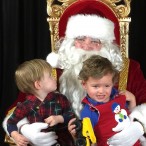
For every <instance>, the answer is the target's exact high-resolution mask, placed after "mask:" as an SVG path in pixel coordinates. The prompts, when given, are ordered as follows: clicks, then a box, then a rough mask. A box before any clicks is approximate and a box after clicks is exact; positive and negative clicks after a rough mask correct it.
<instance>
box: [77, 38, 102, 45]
mask: <svg viewBox="0 0 146 146" xmlns="http://www.w3.org/2000/svg"><path fill="white" fill-rule="evenodd" d="M75 41H77V42H79V43H81V44H83V43H85V42H90V43H91V44H92V45H100V44H101V41H100V39H97V38H92V37H86V36H79V37H76V38H75Z"/></svg>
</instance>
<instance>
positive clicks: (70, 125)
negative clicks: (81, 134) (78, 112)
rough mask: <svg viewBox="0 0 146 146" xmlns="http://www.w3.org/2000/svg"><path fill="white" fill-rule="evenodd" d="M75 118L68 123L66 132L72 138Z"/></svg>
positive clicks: (74, 131) (74, 135) (74, 129)
mask: <svg viewBox="0 0 146 146" xmlns="http://www.w3.org/2000/svg"><path fill="white" fill-rule="evenodd" d="M75 120H76V118H73V119H71V120H70V121H69V123H68V131H69V132H70V134H71V135H72V137H73V138H75V137H76V125H75V124H74V122H75Z"/></svg>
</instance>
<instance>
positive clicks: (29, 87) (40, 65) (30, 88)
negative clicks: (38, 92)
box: [15, 59, 52, 94]
mask: <svg viewBox="0 0 146 146" xmlns="http://www.w3.org/2000/svg"><path fill="white" fill-rule="evenodd" d="M44 72H47V73H48V74H50V76H51V72H52V67H51V65H50V64H49V63H48V62H46V61H45V60H42V59H33V60H30V61H25V62H24V63H22V64H21V65H19V66H18V68H17V70H16V71H15V80H16V84H17V87H18V89H19V90H20V91H21V92H23V93H31V94H34V92H35V87H34V83H35V81H39V80H40V79H41V78H43V76H44Z"/></svg>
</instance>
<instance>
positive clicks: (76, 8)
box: [59, 0, 120, 44]
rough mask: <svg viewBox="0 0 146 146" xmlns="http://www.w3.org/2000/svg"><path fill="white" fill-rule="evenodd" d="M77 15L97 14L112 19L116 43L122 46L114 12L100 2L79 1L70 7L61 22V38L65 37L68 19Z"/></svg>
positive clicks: (92, 0) (95, 0)
mask: <svg viewBox="0 0 146 146" xmlns="http://www.w3.org/2000/svg"><path fill="white" fill-rule="evenodd" d="M76 14H97V15H100V16H102V17H105V18H107V19H110V20H111V21H112V22H114V24H115V30H114V32H115V37H116V42H117V43H118V44H120V32H119V22H118V19H117V17H116V16H115V14H114V13H113V11H112V10H111V9H110V8H109V7H108V6H107V5H105V4H104V3H103V2H101V1H98V0H78V1H77V2H75V3H73V4H72V5H70V6H69V7H68V8H67V9H66V10H65V11H64V13H63V15H62V16H61V18H60V21H59V37H64V35H65V30H66V25H67V21H68V18H69V17H70V16H72V15H76Z"/></svg>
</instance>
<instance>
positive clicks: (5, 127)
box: [2, 114, 12, 136]
mask: <svg viewBox="0 0 146 146" xmlns="http://www.w3.org/2000/svg"><path fill="white" fill-rule="evenodd" d="M11 115H12V114H10V115H7V116H6V117H5V119H4V121H3V123H2V125H3V128H4V130H5V132H6V133H7V135H8V136H9V132H8V131H7V121H8V119H9V118H10V116H11Z"/></svg>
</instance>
